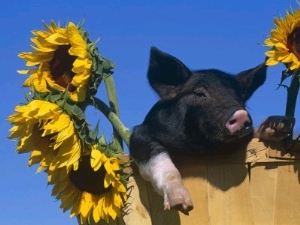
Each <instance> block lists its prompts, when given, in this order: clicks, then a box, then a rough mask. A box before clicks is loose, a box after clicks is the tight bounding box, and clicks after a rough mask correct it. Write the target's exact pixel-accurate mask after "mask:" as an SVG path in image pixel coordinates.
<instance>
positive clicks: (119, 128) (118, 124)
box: [94, 97, 131, 146]
mask: <svg viewBox="0 0 300 225" xmlns="http://www.w3.org/2000/svg"><path fill="white" fill-rule="evenodd" d="M94 101H95V102H94V106H95V107H96V108H97V109H99V110H100V111H101V112H102V113H103V114H104V115H105V116H106V118H107V119H108V120H109V121H110V123H111V124H112V126H113V128H114V130H115V131H116V133H117V134H118V135H119V136H120V138H121V140H124V142H125V144H126V145H127V146H129V140H130V135H131V133H130V130H129V129H128V128H127V127H125V126H124V124H123V123H122V121H121V120H120V119H119V117H118V116H117V115H116V114H115V112H114V111H113V110H112V109H111V108H110V107H109V106H108V105H107V104H105V103H104V102H103V101H102V100H100V99H99V98H96V97H94Z"/></svg>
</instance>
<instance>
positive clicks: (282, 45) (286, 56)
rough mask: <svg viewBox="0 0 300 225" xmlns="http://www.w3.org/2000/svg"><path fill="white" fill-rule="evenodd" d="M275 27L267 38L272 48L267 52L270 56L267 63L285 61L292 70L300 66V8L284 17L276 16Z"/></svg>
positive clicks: (267, 43) (269, 64) (266, 42)
mask: <svg viewBox="0 0 300 225" xmlns="http://www.w3.org/2000/svg"><path fill="white" fill-rule="evenodd" d="M274 23H275V25H276V28H275V29H272V30H271V35H270V38H268V39H266V40H265V44H266V46H268V47H270V48H271V49H270V50H269V51H267V52H266V55H267V56H268V57H269V58H268V60H267V61H266V65H268V66H272V65H276V64H278V63H280V62H281V63H284V64H285V65H286V66H287V68H288V69H289V70H291V71H293V70H296V69H298V68H299V67H300V10H299V9H298V10H297V11H295V12H288V13H287V15H286V17H284V18H280V19H278V18H274Z"/></svg>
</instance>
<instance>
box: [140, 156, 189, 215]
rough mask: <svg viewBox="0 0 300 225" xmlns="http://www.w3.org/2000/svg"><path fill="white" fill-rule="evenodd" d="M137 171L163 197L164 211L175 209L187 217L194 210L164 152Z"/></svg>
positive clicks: (141, 165) (187, 194) (174, 168)
mask: <svg viewBox="0 0 300 225" xmlns="http://www.w3.org/2000/svg"><path fill="white" fill-rule="evenodd" d="M139 169H140V173H141V176H142V177H143V178H144V179H145V180H148V181H150V182H151V183H152V185H153V186H154V188H155V190H156V191H157V192H158V193H159V194H160V195H162V196H163V197H164V209H165V210H170V209H176V210H179V211H181V212H183V213H184V214H187V215H188V212H189V211H191V210H192V209H193V208H194V206H193V203H192V200H191V197H190V194H189V192H188V190H187V189H186V188H185V187H184V185H183V183H182V179H181V175H180V173H179V171H178V170H177V168H176V167H175V165H174V164H173V162H172V160H171V159H170V157H169V155H168V154H167V153H166V152H162V153H160V154H158V155H156V156H154V157H152V158H151V159H150V160H149V161H148V162H147V163H143V164H140V165H139Z"/></svg>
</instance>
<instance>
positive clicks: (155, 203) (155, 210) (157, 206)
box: [140, 182, 180, 225]
mask: <svg viewBox="0 0 300 225" xmlns="http://www.w3.org/2000/svg"><path fill="white" fill-rule="evenodd" d="M145 184H146V186H147V187H146V189H147V193H148V202H149V206H147V210H148V212H149V216H150V220H149V222H150V224H166V225H171V224H172V225H173V224H174V225H180V218H179V212H178V211H176V210H170V211H165V210H164V206H163V197H162V196H160V195H159V194H158V193H157V192H155V190H154V188H153V186H152V184H151V183H149V182H145ZM141 191H142V190H141ZM140 224H142V223H140Z"/></svg>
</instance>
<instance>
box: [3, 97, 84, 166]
mask: <svg viewBox="0 0 300 225" xmlns="http://www.w3.org/2000/svg"><path fill="white" fill-rule="evenodd" d="M15 111H16V113H15V114H13V115H11V116H9V117H8V118H7V119H8V121H10V122H11V123H12V124H13V127H12V128H11V129H10V133H11V134H10V136H9V138H10V139H19V140H18V145H17V148H16V150H17V151H18V152H19V153H26V152H31V156H30V158H29V161H28V166H31V165H33V164H37V163H39V168H38V171H41V170H43V169H45V168H47V167H49V166H51V168H61V167H66V169H67V170H71V169H75V170H76V169H77V168H78V160H79V158H80V154H81V142H80V139H79V137H78V135H77V132H76V130H75V127H74V123H73V121H72V119H71V118H70V116H69V115H68V114H66V113H65V112H64V111H63V110H62V109H61V108H60V107H59V106H58V105H57V104H54V103H51V102H48V101H42V100H32V101H30V102H29V103H28V104H25V105H21V106H16V108H15Z"/></svg>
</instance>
